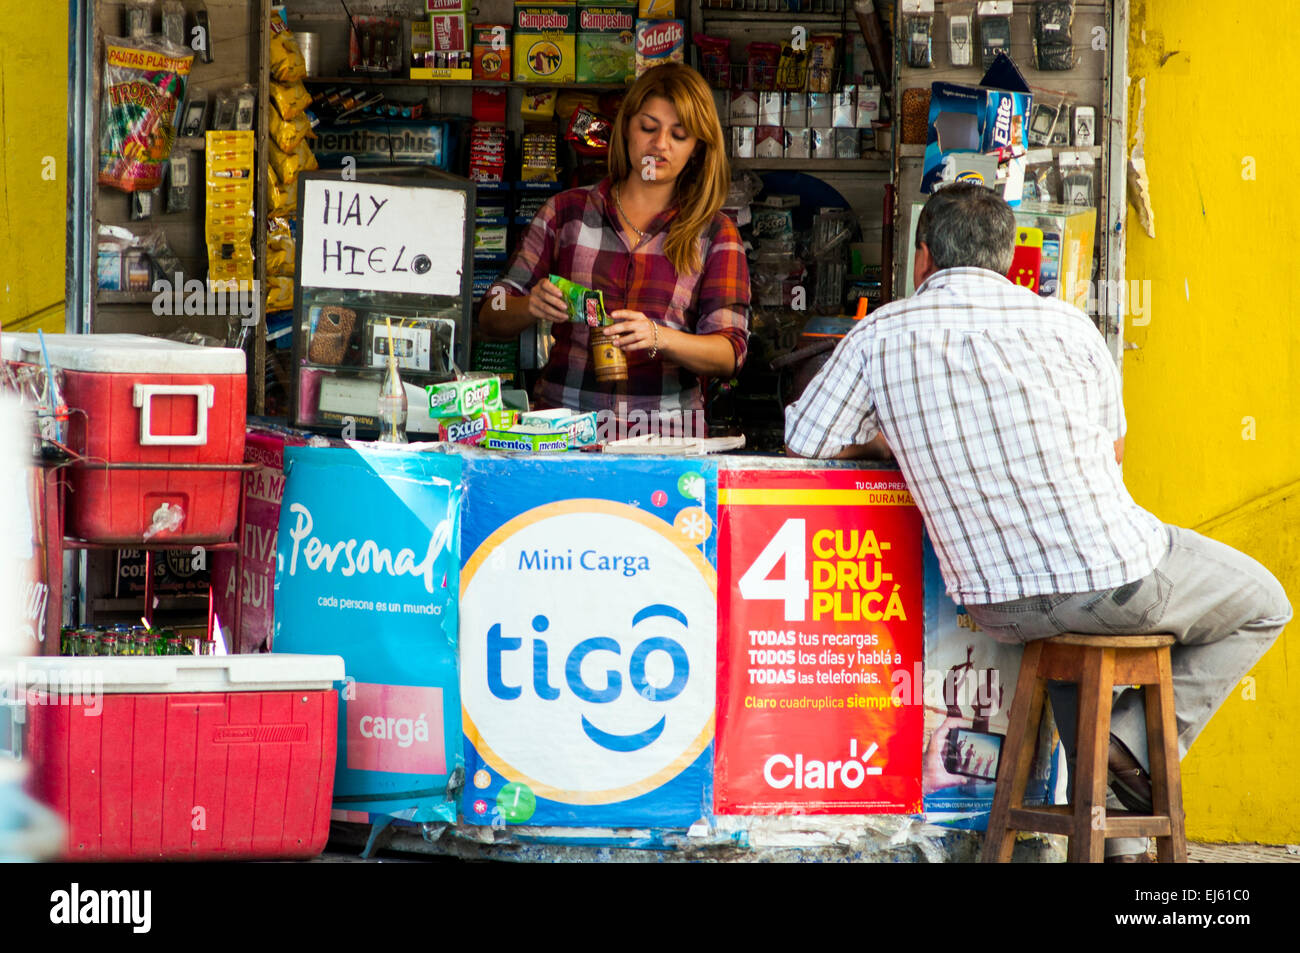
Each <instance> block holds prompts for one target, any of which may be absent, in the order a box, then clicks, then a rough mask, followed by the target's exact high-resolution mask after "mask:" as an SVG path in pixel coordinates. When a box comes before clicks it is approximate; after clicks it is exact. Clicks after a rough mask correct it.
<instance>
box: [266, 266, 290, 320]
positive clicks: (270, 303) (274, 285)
mask: <svg viewBox="0 0 1300 953" xmlns="http://www.w3.org/2000/svg"><path fill="white" fill-rule="evenodd" d="M266 282H267V284H268V285H270V290H268V291H267V293H266V310H267V312H271V311H288V310H289V309H290V308H292V307H293V279H292V278H284V277H281V276H279V275H277V276H275V277H270V278H267V279H266Z"/></svg>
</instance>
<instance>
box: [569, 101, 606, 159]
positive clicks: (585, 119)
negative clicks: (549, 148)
mask: <svg viewBox="0 0 1300 953" xmlns="http://www.w3.org/2000/svg"><path fill="white" fill-rule="evenodd" d="M613 128H614V127H613V124H612V123H611V122H610V121H609V120H608V119H606V118H605V117H604V116H598V115H597V114H596V113H594V112H592V111H591V110H590V109H588V108H587V107H586V106H580V107H578V109H576V110H575V111H574V113H573V115H572V116H571V117H570V118H569V128H568V129H567V130H566V131H565V133H564V138H565V139H567V140H569V141H570V142H572V143H573V147H574V148H575V149H577V150H578V152H580V153H582V154H583V155H588V156H603V155H605V154H607V153H608V152H609V137H610V133H611V132H612V131H613Z"/></svg>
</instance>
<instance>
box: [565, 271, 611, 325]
mask: <svg viewBox="0 0 1300 953" xmlns="http://www.w3.org/2000/svg"><path fill="white" fill-rule="evenodd" d="M550 278H551V284H553V285H555V287H557V288H559V289H560V293H561V294H563V295H564V300H565V302H566V303H567V304H568V306H569V320H570V321H584V322H586V324H587V326H588V327H591V328H597V327H600V326H601V325H604V324H610V323H611V322H610V320H609V315H607V314H606V313H605V296H604V295H603V294H602V293H601V292H599V291H593V290H592V289H591V288H585V287H583V286H582V285H580V284H578V283H577V282H574V281H570V280H569V279H568V278H561V277H560V276H559V275H551V276H550Z"/></svg>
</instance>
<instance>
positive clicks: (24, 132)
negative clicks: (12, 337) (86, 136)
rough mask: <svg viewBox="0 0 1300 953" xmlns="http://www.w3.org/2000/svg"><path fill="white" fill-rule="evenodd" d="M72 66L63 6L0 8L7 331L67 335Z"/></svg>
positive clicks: (15, 3)
mask: <svg viewBox="0 0 1300 953" xmlns="http://www.w3.org/2000/svg"><path fill="white" fill-rule="evenodd" d="M67 63H68V5H67V4H66V3H64V2H59V0H54V2H48V3H31V2H27V0H0V138H2V139H3V142H2V143H0V145H2V146H3V148H0V324H3V326H4V329H5V330H7V331H16V330H34V329H35V328H37V327H40V328H44V329H46V330H49V331H62V330H63V300H64V288H63V278H64V271H65V265H64V263H65V257H66V256H65V248H66V244H67V243H66V237H65V236H66V234H67V227H66V222H65V220H66V216H67V207H68V197H67V188H68V176H67V168H66V166H67V118H68V110H67V104H68V94H67V89H68V69H67ZM46 157H49V158H50V159H52V160H53V162H52V163H51V162H48V161H47V159H46Z"/></svg>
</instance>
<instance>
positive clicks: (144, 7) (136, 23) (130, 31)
mask: <svg viewBox="0 0 1300 953" xmlns="http://www.w3.org/2000/svg"><path fill="white" fill-rule="evenodd" d="M153 7H154V2H153V0H129V2H128V3H127V4H126V10H125V13H126V35H127V36H129V37H131V38H132V39H135V40H139V39H143V38H144V37H146V36H148V35H149V34H150V33H151V32H152V26H153Z"/></svg>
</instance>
